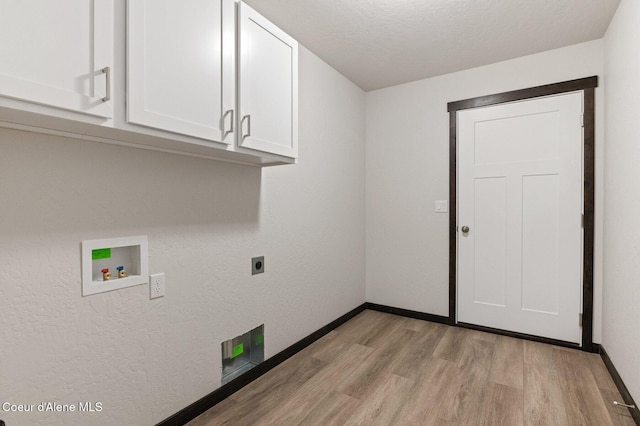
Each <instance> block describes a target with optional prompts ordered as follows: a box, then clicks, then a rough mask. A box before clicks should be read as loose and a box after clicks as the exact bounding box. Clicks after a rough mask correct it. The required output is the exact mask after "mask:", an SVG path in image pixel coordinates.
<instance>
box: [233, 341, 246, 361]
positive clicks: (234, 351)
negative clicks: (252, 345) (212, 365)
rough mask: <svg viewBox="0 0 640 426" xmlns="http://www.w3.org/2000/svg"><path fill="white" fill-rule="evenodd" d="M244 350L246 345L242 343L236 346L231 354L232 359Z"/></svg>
mask: <svg viewBox="0 0 640 426" xmlns="http://www.w3.org/2000/svg"><path fill="white" fill-rule="evenodd" d="M242 352H244V345H243V344H242V343H240V344H239V345H236V346H234V347H233V353H232V354H231V359H234V358H235V357H237V356H238V355H240V354H241V353H242Z"/></svg>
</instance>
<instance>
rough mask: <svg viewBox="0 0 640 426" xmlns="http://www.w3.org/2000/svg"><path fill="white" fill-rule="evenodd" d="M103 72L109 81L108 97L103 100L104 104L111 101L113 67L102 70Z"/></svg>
mask: <svg viewBox="0 0 640 426" xmlns="http://www.w3.org/2000/svg"><path fill="white" fill-rule="evenodd" d="M102 72H103V73H105V74H106V79H107V95H106V96H105V97H104V98H102V102H107V101H110V100H111V67H104V68H102Z"/></svg>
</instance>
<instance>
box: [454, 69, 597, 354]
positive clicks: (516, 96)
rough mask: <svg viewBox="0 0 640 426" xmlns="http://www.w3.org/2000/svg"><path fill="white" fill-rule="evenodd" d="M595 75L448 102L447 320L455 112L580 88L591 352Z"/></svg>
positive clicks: (586, 327) (585, 322) (585, 329)
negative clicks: (581, 98) (582, 120)
mask: <svg viewBox="0 0 640 426" xmlns="http://www.w3.org/2000/svg"><path fill="white" fill-rule="evenodd" d="M596 87H598V77H597V76H592V77H586V78H581V79H576V80H569V81H564V82H559V83H553V84H547V85H543V86H536V87H531V88H528V89H521V90H514V91H509V92H503V93H497V94H493V95H487V96H480V97H477V98H471V99H465V100H461V101H455V102H449V103H448V104H447V111H448V112H449V206H450V209H449V317H448V323H449V324H450V325H456V308H457V305H456V303H457V288H456V283H457V229H456V227H457V220H458V218H457V211H458V206H457V185H458V182H457V172H458V170H457V112H458V111H460V110H464V109H470V108H478V107H483V106H489V105H497V104H502V103H507V102H514V101H521V100H526V99H533V98H538V97H542V96H551V95H558V94H561V93H568V92H575V91H582V92H583V97H584V100H583V102H584V112H583V114H584V131H583V132H584V133H583V164H584V183H583V185H584V187H583V203H584V205H583V212H584V239H583V262H582V264H583V274H582V277H583V278H582V280H583V281H582V292H583V294H582V311H583V318H582V350H584V351H588V352H593V351H594V350H596V348H597V346H598V345H594V343H593V250H594V223H595V222H594V207H595V206H594V203H595V88H596Z"/></svg>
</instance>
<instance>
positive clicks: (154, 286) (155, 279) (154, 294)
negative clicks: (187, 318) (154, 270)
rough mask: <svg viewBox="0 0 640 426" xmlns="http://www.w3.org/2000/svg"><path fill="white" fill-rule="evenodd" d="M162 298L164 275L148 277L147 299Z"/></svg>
mask: <svg viewBox="0 0 640 426" xmlns="http://www.w3.org/2000/svg"><path fill="white" fill-rule="evenodd" d="M158 297H164V273H160V274H153V275H149V299H157V298H158Z"/></svg>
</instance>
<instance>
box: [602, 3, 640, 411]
mask: <svg viewBox="0 0 640 426" xmlns="http://www.w3.org/2000/svg"><path fill="white" fill-rule="evenodd" d="M638 22H640V2H638V1H635V0H622V2H621V3H620V6H619V7H618V11H617V12H616V15H615V17H614V18H613V21H612V22H611V24H610V26H609V29H608V30H607V34H606V36H605V39H604V40H605V53H606V56H605V64H606V68H605V79H606V84H607V91H606V110H607V123H606V139H607V147H606V157H605V158H606V164H605V183H604V185H605V196H604V209H605V223H604V226H605V237H604V252H605V257H604V259H605V260H604V303H603V306H604V307H603V311H604V318H603V321H602V328H603V330H602V345H603V346H604V348H605V349H606V351H607V353H608V354H609V357H610V358H611V360H612V361H613V364H614V365H615V366H616V369H617V370H618V372H619V373H620V376H622V379H623V380H624V382H625V384H626V385H627V388H628V389H629V391H630V392H631V394H632V396H633V397H634V399H635V400H636V402H638V401H640V357H638V353H640V339H639V331H640V328H639V324H640V310H639V309H638V306H639V305H640V284H639V280H640V279H639V277H640V262H638V259H639V258H640V221H639V220H638V217H639V215H638V213H639V212H640V197H638V182H640V170H639V168H638V162H639V161H640V128H639V127H638V120H639V118H640V103H639V100H640V80H639V76H640V26H638Z"/></svg>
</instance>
